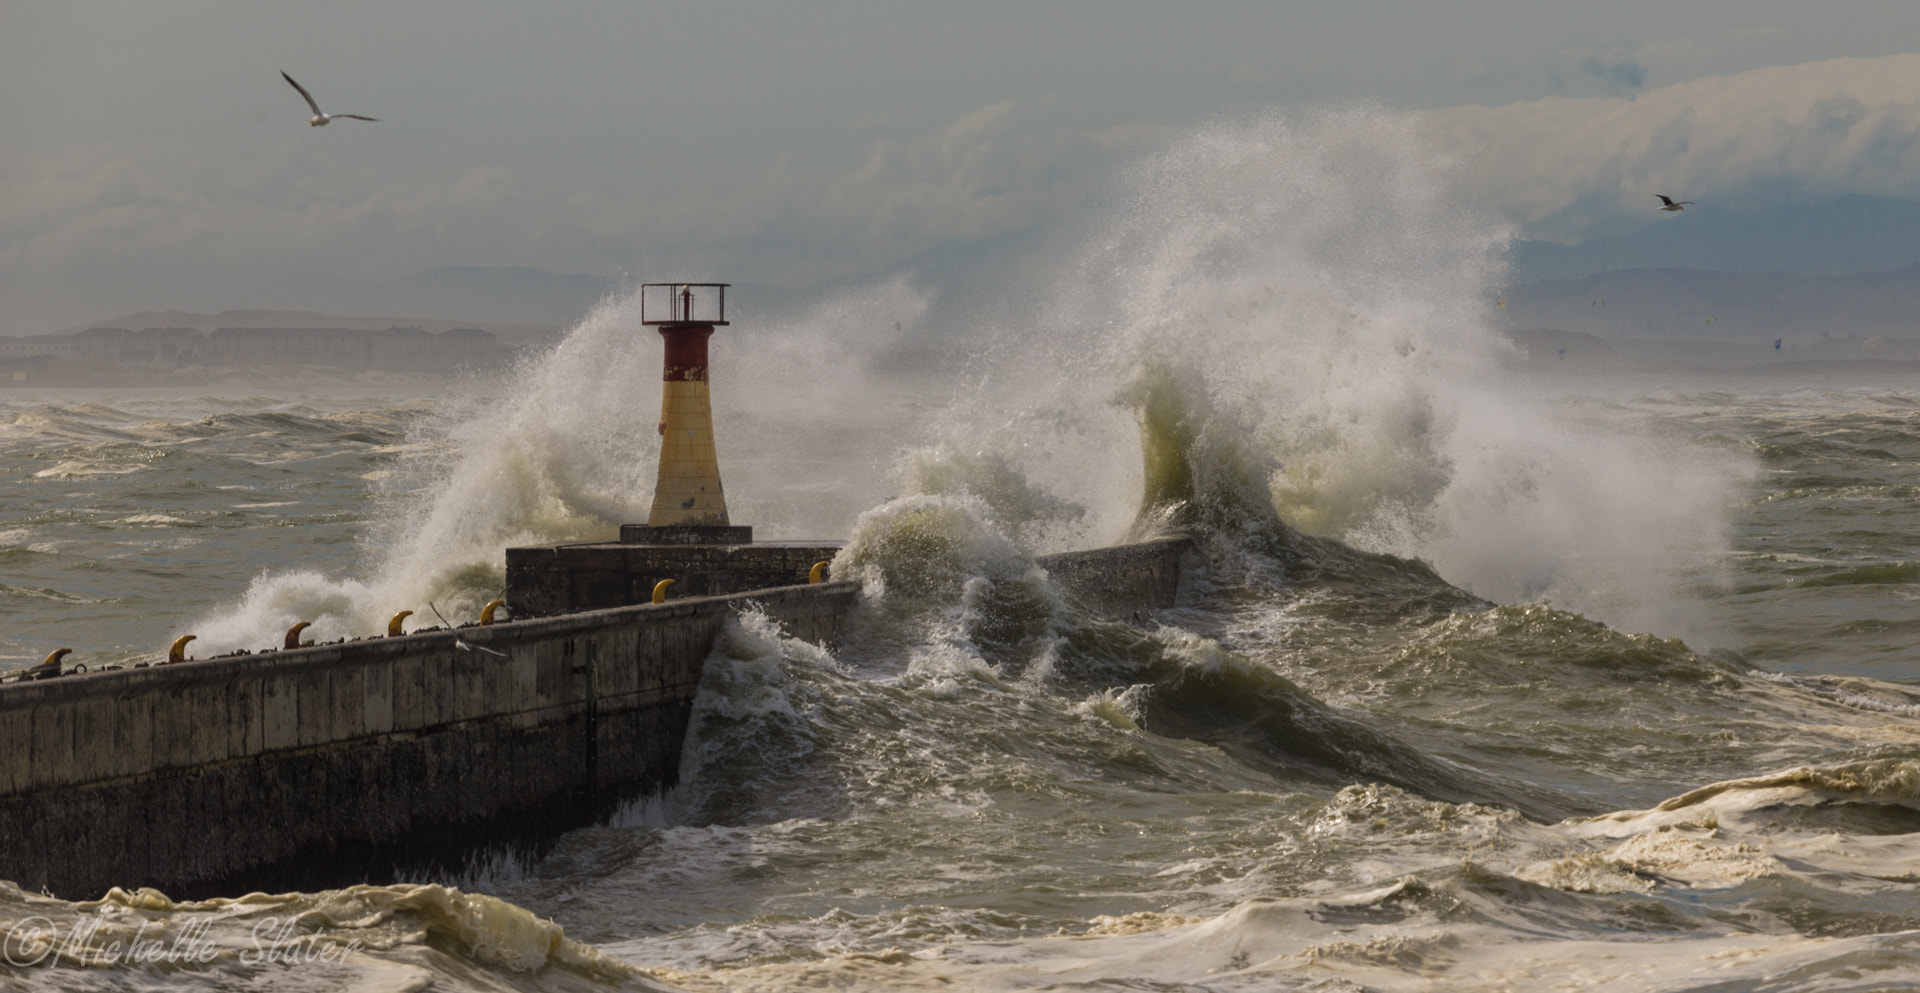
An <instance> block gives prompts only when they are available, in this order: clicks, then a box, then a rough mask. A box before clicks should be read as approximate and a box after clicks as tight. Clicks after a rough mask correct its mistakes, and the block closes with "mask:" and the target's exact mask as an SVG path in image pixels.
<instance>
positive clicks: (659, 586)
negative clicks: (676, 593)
mask: <svg viewBox="0 0 1920 993" xmlns="http://www.w3.org/2000/svg"><path fill="white" fill-rule="evenodd" d="M672 585H673V580H671V579H662V580H661V581H659V582H657V583H655V584H653V602H654V603H666V602H667V587H669V586H672Z"/></svg>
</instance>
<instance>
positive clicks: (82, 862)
mask: <svg viewBox="0 0 1920 993" xmlns="http://www.w3.org/2000/svg"><path fill="white" fill-rule="evenodd" d="M829 551H830V550H829ZM1191 555H1192V552H1191V551H1190V550H1189V549H1188V546H1187V544H1186V543H1185V542H1183V541H1175V542H1158V543H1152V544H1148V545H1135V546H1123V547H1120V548H1113V549H1099V550H1095V551H1092V552H1077V553H1070V554H1069V555H1066V556H1051V557H1047V558H1043V559H1041V560H1040V563H1041V565H1042V566H1043V567H1045V568H1047V569H1048V570H1049V572H1051V573H1053V574H1054V575H1055V578H1056V582H1057V583H1058V584H1059V585H1060V587H1061V588H1062V589H1063V590H1065V591H1066V592H1068V594H1069V595H1070V596H1073V597H1075V598H1076V599H1078V600H1080V601H1081V602H1082V603H1083V604H1085V605H1087V606H1088V607H1089V609H1093V610H1095V611H1096V612H1099V613H1106V614H1110V615H1113V616H1121V617H1137V616H1138V615H1139V613H1140V612H1142V611H1148V610H1152V609H1155V608H1157V607H1165V606H1171V605H1172V603H1173V598H1174V594H1175V592H1176V591H1177V589H1178V586H1179V581H1180V577H1181V571H1182V565H1181V563H1182V560H1183V557H1189V556H1191ZM1188 564H1189V566H1190V565H1191V564H1192V561H1191V559H1189V560H1188ZM628 588H629V589H632V590H637V589H638V588H639V587H638V586H636V585H629V587H628ZM859 596H860V593H859V585H858V584H857V583H853V582H823V583H818V584H814V585H810V586H786V587H779V588H772V589H760V590H754V591H751V592H744V593H735V594H732V595H726V596H710V597H694V598H689V599H684V600H675V601H669V602H667V603H664V604H657V605H656V604H651V603H646V604H637V605H622V606H614V607H610V608H608V609H600V610H587V611H578V612H571V613H563V614H557V615H554V616H548V617H538V618H530V619H523V620H516V621H512V622H507V623H500V624H495V625H490V626H487V627H468V628H463V629H461V630H460V631H458V632H454V631H445V630H434V631H428V632H425V633H416V634H411V635H402V636H397V637H391V638H374V639H367V640H363V641H351V642H344V643H337V644H328V645H320V646H314V647H308V648H297V649H288V650H283V651H274V652H263V653H259V654H254V655H244V656H232V657H224V658H217V659H209V660H204V661H193V662H186V663H179V664H173V665H163V666H152V667H148V668H133V669H118V670H111V671H102V672H91V673H76V674H70V675H66V676H61V677H59V678H55V679H46V680H39V681H32V682H12V683H7V684H4V685H0V742H4V743H5V745H6V748H5V751H4V753H0V878H4V879H8V880H11V881H13V882H16V883H18V884H20V885H21V886H22V887H24V888H26V889H28V890H30V891H38V890H46V891H48V892H51V893H53V894H55V895H57V896H61V897H65V898H69V899H86V898H92V897H97V896H98V895H100V894H101V893H102V892H104V891H105V890H106V889H107V888H108V887H111V886H122V887H135V886H153V887H156V888H159V889H162V890H164V891H166V892H168V893H169V894H170V895H172V896H175V897H184V898H192V897H198V896H208V895H216V894H229V895H230V894H233V893H237V892H244V891H247V890H252V889H265V890H276V891H277V890H287V889H318V888H324V887H329V886H339V885H343V884H346V883H352V882H385V881H392V880H395V879H405V878H418V877H419V876H422V875H425V874H428V873H432V872H435V871H449V870H458V869H459V868H461V867H462V866H463V865H464V864H465V863H466V862H467V861H468V860H469V859H471V857H472V856H473V855H474V854H475V853H477V852H485V851H488V850H490V849H501V848H504V849H510V850H535V851H537V850H539V849H540V848H541V847H542V846H543V845H544V844H545V843H546V842H547V841H550V840H551V839H552V838H553V837H556V836H557V835H558V834H559V833H560V832H562V831H565V830H568V829H571V828H574V827H578V826H581V825H584V824H589V823H593V822H595V821H596V820H599V819H603V818H605V817H606V816H607V815H608V814H610V813H611V812H612V811H613V810H615V809H616V808H617V807H618V806H619V805H620V804H621V803H623V802H627V801H630V800H633V799H636V798H638V797H641V796H644V795H647V794H649V793H652V792H655V791H658V790H660V789H662V788H664V787H666V786H669V785H671V784H672V783H673V782H674V781H675V779H676V775H677V770H678V768H679V764H680V751H681V744H682V740H683V738H684V737H685V734H686V729H687V725H688V721H689V719H690V717H691V715H692V706H693V697H694V694H695V692H696V691H697V689H698V686H699V682H700V675H701V669H702V666H703V663H704V662H705V660H706V658H707V656H708V655H709V654H710V653H711V652H712V650H713V645H714V641H715V639H716V638H717V637H718V635H719V633H720V631H721V630H722V628H723V627H724V625H725V624H726V622H727V620H728V618H730V617H732V616H733V615H734V614H735V613H737V612H738V611H740V610H743V609H747V608H748V607H749V605H752V606H753V607H754V608H755V609H759V610H762V611H764V612H765V613H766V614H767V615H768V616H770V617H772V618H773V619H775V620H777V621H778V622H779V623H780V624H781V626H782V628H783V629H784V630H785V631H786V632H787V633H788V634H789V635H790V636H793V637H798V638H802V639H805V640H808V641H814V642H822V643H832V642H833V641H835V640H836V639H837V638H838V637H839V636H840V634H841V633H842V630H843V628H844V626H845V624H846V623H847V621H848V618H849V616H850V615H851V613H852V608H853V606H854V605H855V604H856V603H857V602H858V600H859ZM466 645H470V646H479V647H484V648H487V649H491V650H492V651H495V652H501V653H504V657H502V656H495V655H492V654H489V653H487V652H481V651H476V650H474V649H473V648H472V647H463V646H466Z"/></svg>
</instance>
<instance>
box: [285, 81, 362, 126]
mask: <svg viewBox="0 0 1920 993" xmlns="http://www.w3.org/2000/svg"><path fill="white" fill-rule="evenodd" d="M280 78H282V79H284V80H286V81H287V82H288V83H292V84H293V88H294V89H296V90H299V91H300V95H301V96H303V97H306V98H307V106H309V107H312V108H313V116H312V117H309V118H307V123H308V124H311V125H313V126H314V127H316V128H321V127H326V126H327V122H328V121H331V120H333V119H334V118H336V117H351V118H353V119H354V120H356V121H377V120H379V118H378V117H363V116H361V115H359V114H329V113H327V112H326V111H323V110H321V109H320V105H319V104H317V103H315V102H313V94H311V93H308V92H307V88H306V87H304V86H301V85H300V84H299V83H294V82H293V77H292V76H289V75H287V71H286V70H285V69H282V70H280Z"/></svg>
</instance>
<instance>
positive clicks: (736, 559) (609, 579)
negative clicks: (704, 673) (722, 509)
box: [506, 528, 840, 617]
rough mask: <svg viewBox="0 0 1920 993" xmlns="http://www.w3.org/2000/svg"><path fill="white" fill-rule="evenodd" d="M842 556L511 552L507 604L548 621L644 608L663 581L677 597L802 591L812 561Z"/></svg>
mask: <svg viewBox="0 0 1920 993" xmlns="http://www.w3.org/2000/svg"><path fill="white" fill-rule="evenodd" d="M742 530H746V529H744V528H743V529H742ZM839 550H840V546H839V545H838V544H837V543H833V542H817V541H766V542H757V543H754V544H739V545H720V544H673V545H668V544H639V543H635V542H612V541H608V542H595V543H591V544H579V545H553V546H546V547H538V548H509V549H507V592H506V599H507V603H508V604H509V605H510V606H511V607H512V608H513V611H514V615H515V616H517V617H545V616H551V615H554V614H563V613H567V612H569V611H576V610H603V609H606V608H609V607H622V606H627V605H631V604H637V603H649V602H651V601H652V599H653V588H654V586H655V585H657V584H658V583H659V582H660V581H661V580H663V579H671V580H673V581H674V585H673V586H672V587H670V593H669V595H670V596H672V597H674V598H679V597H684V596H724V595H727V594H730V593H739V592H743V591H746V590H753V589H764V588H767V587H774V586H793V585H802V584H805V583H806V582H807V574H808V572H809V571H810V570H812V568H813V566H814V564H815V563H817V562H821V561H826V560H831V559H832V558H833V556H834V553H836V552H838V551H839Z"/></svg>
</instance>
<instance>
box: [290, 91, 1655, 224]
mask: <svg viewBox="0 0 1920 993" xmlns="http://www.w3.org/2000/svg"><path fill="white" fill-rule="evenodd" d="M287 82H289V83H293V80H291V79H289V80H287ZM293 85H295V86H298V85H300V84H299V83H293ZM300 92H302V93H305V92H307V91H306V90H301V91H300ZM307 102H308V103H312V102H313V98H312V97H308V98H307ZM313 109H314V111H315V112H316V113H318V112H319V110H320V108H318V107H315V108H313ZM1654 196H1657V197H1659V198H1660V202H1661V203H1664V204H1666V206H1665V207H1662V208H1660V209H1661V210H1685V209H1687V207H1688V206H1689V205H1692V204H1693V201H1692V200H1675V199H1674V198H1672V197H1670V196H1667V195H1666V194H1665V193H1655V194H1654Z"/></svg>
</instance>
